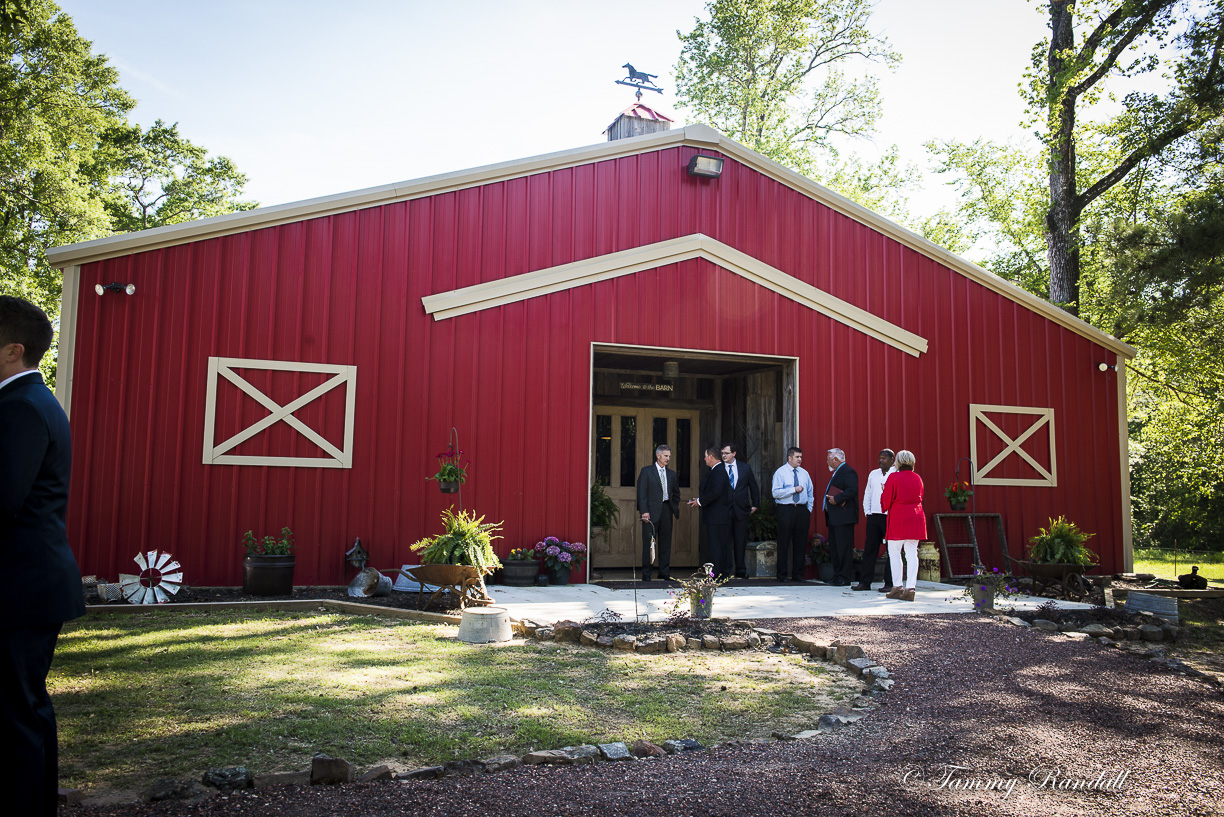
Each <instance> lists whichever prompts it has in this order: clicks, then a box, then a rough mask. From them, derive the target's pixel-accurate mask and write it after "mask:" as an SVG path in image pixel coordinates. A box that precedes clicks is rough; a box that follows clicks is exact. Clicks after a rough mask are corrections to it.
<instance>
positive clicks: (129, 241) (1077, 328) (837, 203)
mask: <svg viewBox="0 0 1224 817" xmlns="http://www.w3.org/2000/svg"><path fill="white" fill-rule="evenodd" d="M679 145H689V146H693V147H701V148H706V149H710V150H717V151H719V152H721V153H723V154H724V155H726V156H729V157H731V158H734V159H735V160H736V161H738V162H740V163H742V164H744V165H747V166H748V167H751V168H752V169H754V170H756V171H758V172H760V173H763V174H764V175H766V176H769V177H770V178H772V179H774V180H776V181H778V182H781V183H782V184H785V185H787V186H788V187H791V188H793V189H795V190H798V191H799V192H801V193H803V194H804V195H806V196H808V197H809V198H811V199H814V200H816V201H819V202H820V203H822V204H824V205H826V206H828V207H830V208H831V209H833V210H836V211H837V212H839V213H841V214H843V215H845V216H847V217H848V218H852V219H854V220H855V221H858V222H860V223H862V224H865V225H867V226H869V227H871V228H872V229H874V230H877V231H878V232H880V233H883V234H884V235H886V236H888V237H889V238H892V239H894V240H895V241H898V242H900V243H901V244H904V245H905V246H907V247H909V248H910V249H912V250H914V251H916V252H919V253H921V254H922V255H925V256H927V257H928V258H931V259H933V260H935V261H937V262H939V263H940V264H943V265H945V266H947V267H949V268H950V269H953V270H955V271H957V272H959V273H961V274H962V275H964V276H966V277H968V278H970V279H972V280H974V281H976V282H977V283H979V284H981V285H982V286H985V287H986V288H987V289H990V290H992V291H994V292H996V293H998V294H1000V295H1002V296H1003V297H1005V298H1008V299H1010V300H1012V301H1015V302H1016V303H1019V304H1021V305H1023V306H1025V307H1027V308H1028V309H1031V310H1032V311H1034V312H1037V313H1039V314H1041V315H1042V316H1044V317H1046V318H1048V319H1050V320H1052V321H1054V322H1055V323H1057V324H1059V325H1061V326H1064V327H1066V328H1067V329H1070V330H1071V331H1073V332H1075V333H1076V334H1079V335H1082V336H1084V337H1086V338H1088V339H1089V340H1091V341H1093V342H1094V343H1098V344H1100V345H1101V346H1104V347H1105V348H1107V349H1110V350H1112V351H1114V352H1116V353H1118V354H1120V355H1122V356H1124V357H1126V358H1128V359H1130V358H1133V357H1135V355H1136V350H1135V349H1134V347H1132V346H1129V345H1128V344H1125V343H1123V342H1121V341H1120V340H1118V339H1117V338H1114V337H1112V336H1110V335H1108V334H1106V333H1104V332H1102V331H1101V330H1099V329H1097V328H1096V327H1094V326H1092V325H1090V324H1088V323H1086V322H1084V321H1082V320H1080V319H1079V318H1076V317H1075V316H1073V315H1071V314H1069V313H1067V312H1065V311H1063V310H1062V309H1059V308H1058V307H1056V306H1054V305H1053V304H1051V303H1048V302H1047V301H1044V300H1042V299H1041V298H1038V297H1037V296H1035V295H1033V294H1031V293H1029V292H1026V291H1025V290H1023V289H1020V288H1019V287H1017V286H1016V285H1015V284H1012V283H1011V282H1009V281H1005V280H1004V279H1002V278H1000V277H998V276H997V275H994V274H993V273H990V272H987V271H986V270H984V269H982V268H981V267H979V266H977V265H976V264H974V263H972V262H970V261H966V260H965V259H963V258H960V257H958V256H956V255H953V254H952V253H950V252H948V251H947V250H945V249H944V248H942V247H940V246H938V245H937V244H934V243H932V242H931V241H928V240H927V239H925V238H923V237H922V236H920V235H918V234H917V233H913V232H911V231H909V230H907V229H905V228H904V227H902V226H900V225H898V224H894V223H893V222H891V221H889V220H888V219H886V218H884V217H883V216H881V215H879V214H877V213H873V212H872V211H870V210H868V209H867V208H865V207H863V206H862V205H860V204H857V203H855V202H853V201H850V200H849V199H847V198H845V197H844V196H841V195H839V194H837V193H834V192H833V191H832V190H829V189H828V188H827V187H823V186H821V185H819V184H817V183H816V182H814V181H812V180H811V179H809V178H807V177H806V176H802V175H800V174H798V173H796V172H795V171H793V170H791V169H790V168H787V167H783V166H782V165H780V164H778V163H777V162H775V161H773V160H772V159H768V158H766V157H765V156H762V155H761V154H759V153H756V152H755V151H752V150H750V149H748V148H746V147H744V146H743V145H741V144H740V143H739V142H736V141H735V140H733V139H728V138H727V137H726V136H723V135H722V134H720V133H719V132H718V131H716V130H714V129H713V128H710V127H709V126H707V125H688V126H686V127H684V128H675V129H673V130H669V131H663V132H661V133H653V134H649V135H646V136H637V137H634V138H631V139H617V140H614V141H611V142H601V143H599V144H596V145H590V146H588V147H582V148H575V149H573V150H564V151H560V152H557V153H549V154H545V155H543V156H536V157H532V158H528V159H517V160H514V161H510V162H501V163H499V164H494V165H487V166H485V167H479V168H473V169H470V170H462V171H457V172H454V173H443V174H441V175H438V176H429V177H427V178H424V179H417V180H414V181H406V182H399V183H396V184H388V185H383V186H381V187H371V188H367V189H365V190H358V191H356V192H352V193H341V194H339V195H335V196H324V197H322V198H316V199H307V200H305V201H300V202H294V203H290V204H280V205H276V206H273V207H261V208H259V209H257V210H247V211H245V212H241V213H230V214H229V215H224V216H216V217H214V218H207V219H202V220H200V221H191V222H188V223H186V224H175V225H173V226H170V227H158V228H155V229H152V230H141V231H140V232H137V233H126V234H124V235H117V236H111V237H110V238H99V239H96V240H94V241H85V242H82V243H79V244H70V245H68V246H65V247H58V248H55V249H51V250H48V251H47V261H48V263H50V264H51V265H52V266H54V267H60V268H64V267H68V266H73V265H82V264H88V263H91V262H93V261H101V260H103V259H106V258H114V257H117V256H121V255H127V254H129V253H134V252H145V251H148V250H155V249H159V248H162V247H169V246H174V245H177V244H182V243H185V242H188V241H200V240H203V239H207V238H217V237H219V236H224V235H230V234H233V233H239V232H245V231H247V230H254V229H259V228H263V227H272V226H275V225H277V224H286V223H289V222H294V221H302V220H304V219H308V218H319V217H322V216H327V215H333V214H336V213H343V212H348V211H351V210H358V209H362V208H365V207H377V206H379V205H383V204H390V203H392V202H397V201H406V200H410V199H416V198H423V197H425V196H433V195H437V194H439V193H447V192H451V191H454V190H460V189H463V188H467V187H473V186H476V185H480V184H489V183H492V182H498V181H504V180H507V179H513V178H518V177H520V176H526V175H529V174H532V173H543V172H546V171H550V170H556V169H559V168H563V167H574V166H577V165H583V164H590V163H592V162H599V161H605V160H607V159H614V158H617V157H620V156H628V155H632V154H639V153H646V152H649V151H654V150H663V149H665V148H669V147H675V146H679Z"/></svg>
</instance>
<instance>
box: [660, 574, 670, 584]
mask: <svg viewBox="0 0 1224 817" xmlns="http://www.w3.org/2000/svg"><path fill="white" fill-rule="evenodd" d="M659 581H661V582H669V581H671V573H660V574H659Z"/></svg>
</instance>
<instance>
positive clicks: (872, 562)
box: [850, 448, 897, 592]
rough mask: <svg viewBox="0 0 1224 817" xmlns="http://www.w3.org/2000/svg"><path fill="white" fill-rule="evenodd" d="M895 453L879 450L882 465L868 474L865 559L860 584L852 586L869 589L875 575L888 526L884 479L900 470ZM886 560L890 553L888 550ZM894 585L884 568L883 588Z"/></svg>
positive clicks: (865, 495) (865, 509) (864, 498)
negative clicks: (883, 503) (881, 500)
mask: <svg viewBox="0 0 1224 817" xmlns="http://www.w3.org/2000/svg"><path fill="white" fill-rule="evenodd" d="M895 461H896V455H895V454H894V453H893V451H892V449H891V448H885V449H884V450H883V451H881V452H880V460H879V462H880V467H879V468H877V469H876V470H874V471H872V472H871V473H870V474H868V475H867V490H865V491H863V518H864V519H865V520H866V521H867V541H866V542H865V543H864V545H863V562H862V568H861V569H860V571H859V577H858V584H856V585H854V587H851V588H850V589H851V590H870V589H871V582H872V580H874V579H875V568H876V558H877V557H878V556H879V553H880V546H881V545H882V544H883V543H884V533H885V531H886V530H887V528H888V512H887V511H885V510H884V509H883V508H881V507H880V496H881V495H882V494H883V493H884V481H885V480H887V479H888V475H889V474H891V473H893V472H894V471H896V470H897V467H896V466H895V465H894V464H893V463H894V462H895ZM884 558H885V560H887V558H888V555H887V554H885V556H884ZM891 589H892V575H891V574H890V573H889V572H888V568H887V566H885V568H884V587H883V589H882V590H881V592H886V591H888V590H891Z"/></svg>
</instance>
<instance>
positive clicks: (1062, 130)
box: [1025, 0, 1224, 314]
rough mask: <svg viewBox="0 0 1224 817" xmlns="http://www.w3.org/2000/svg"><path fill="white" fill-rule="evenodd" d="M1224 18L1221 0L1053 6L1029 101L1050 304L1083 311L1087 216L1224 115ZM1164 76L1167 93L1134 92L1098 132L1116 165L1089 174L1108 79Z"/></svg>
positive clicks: (1111, 0)
mask: <svg viewBox="0 0 1224 817" xmlns="http://www.w3.org/2000/svg"><path fill="white" fill-rule="evenodd" d="M1222 12H1224V3H1221V2H1220V0H1208V2H1193V1H1192V0H1081V1H1080V2H1078V3H1075V2H1071V0H1048V5H1047V14H1048V17H1049V23H1050V36H1049V37H1048V38H1047V39H1046V40H1045V41H1044V42H1042V43H1039V44H1038V45H1037V46H1036V47H1035V48H1034V50H1033V62H1032V67H1031V69H1030V71H1029V72H1028V76H1027V80H1028V82H1027V85H1026V89H1025V97H1026V100H1027V102H1028V104H1029V106H1030V110H1031V111H1032V112H1033V114H1034V116H1035V117H1036V118H1037V119H1038V121H1040V123H1041V125H1040V128H1039V129H1038V135H1039V137H1040V138H1041V139H1042V141H1043V143H1044V144H1045V148H1046V159H1047V171H1048V180H1049V206H1048V208H1047V210H1046V213H1045V238H1046V254H1047V263H1048V266H1049V298H1050V300H1051V301H1053V302H1054V303H1056V304H1058V305H1060V306H1062V307H1063V308H1064V309H1066V310H1068V311H1070V312H1071V313H1072V314H1079V310H1080V285H1081V282H1082V281H1081V274H1082V270H1081V263H1080V262H1081V255H1080V250H1081V239H1082V236H1081V226H1082V225H1081V220H1082V217H1083V215H1084V212H1085V210H1086V209H1087V208H1088V207H1089V206H1090V205H1092V203H1093V202H1094V201H1096V200H1097V199H1098V198H1099V197H1101V196H1102V195H1103V194H1105V193H1106V192H1107V191H1109V190H1110V189H1111V188H1112V187H1114V186H1115V185H1117V184H1118V183H1119V182H1121V181H1122V180H1123V179H1125V178H1126V177H1127V176H1128V175H1129V174H1130V173H1132V172H1133V171H1135V170H1136V168H1138V167H1139V166H1140V165H1141V164H1143V163H1144V162H1145V161H1147V160H1149V159H1152V158H1153V157H1156V156H1158V155H1159V154H1160V153H1161V152H1162V151H1164V150H1165V149H1166V148H1168V147H1169V146H1171V145H1173V144H1174V143H1176V142H1177V141H1178V140H1180V139H1182V138H1183V137H1185V136H1187V135H1190V134H1193V133H1194V132H1195V131H1197V130H1199V129H1200V128H1202V127H1204V126H1205V125H1207V123H1209V122H1211V121H1212V120H1213V119H1215V118H1216V117H1218V116H1219V115H1220V114H1221V112H1224V81H1222V79H1224V66H1222V65H1221V50H1222V49H1224V20H1222V17H1224V15H1222ZM1156 71H1162V72H1163V73H1164V75H1165V76H1166V77H1167V79H1168V89H1167V90H1166V91H1165V92H1164V93H1161V94H1157V93H1149V92H1140V91H1134V92H1132V93H1129V94H1127V95H1126V97H1125V99H1124V100H1123V103H1124V106H1125V112H1124V113H1123V114H1122V115H1121V116H1119V117H1116V118H1115V119H1113V120H1112V122H1111V123H1110V124H1109V127H1107V128H1105V129H1101V130H1098V131H1097V134H1098V135H1100V136H1101V137H1103V138H1104V139H1105V140H1106V141H1107V142H1109V143H1110V146H1111V147H1112V148H1113V149H1114V150H1116V151H1117V154H1118V156H1117V159H1116V161H1113V162H1110V163H1108V164H1107V165H1105V166H1102V167H1101V168H1100V169H1099V172H1097V173H1094V174H1092V175H1091V176H1090V177H1088V178H1083V177H1082V174H1081V167H1080V163H1079V161H1078V157H1077V152H1078V149H1079V148H1081V147H1082V141H1083V136H1084V134H1085V132H1086V131H1083V130H1081V129H1080V128H1079V127H1078V118H1079V115H1080V112H1081V110H1082V109H1083V108H1085V107H1088V106H1091V105H1092V104H1093V103H1094V102H1096V101H1097V100H1099V99H1100V98H1101V97H1102V95H1103V94H1104V93H1105V92H1106V88H1105V83H1106V82H1107V80H1109V79H1111V78H1115V79H1133V78H1136V77H1140V76H1143V75H1145V74H1151V73H1153V72H1156Z"/></svg>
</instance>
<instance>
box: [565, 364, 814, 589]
mask: <svg viewBox="0 0 1224 817" xmlns="http://www.w3.org/2000/svg"><path fill="white" fill-rule="evenodd" d="M597 349H598V350H607V351H612V352H622V353H625V352H628V353H629V354H632V353H633V352H634V351H635V350H639V349H640V350H645V351H649V352H666V353H669V354H670V355H673V356H675V357H676V358H677V359H680V360H683V359H684V358H686V357H690V358H691V357H702V358H714V359H725V360H736V359H743V358H753V359H760V360H769V361H773V362H775V363H777V364H778V365H779V366H782V367H783V368H782V371H783V377H782V382H783V399H784V403H783V415H782V435H783V442H784V443H785V445H787V446H791V445H793V446H796V447H798V446H799V445H800V442H799V357H798V356H797V355H762V354H755V353H752V352H728V351H726V350H723V349H684V348H681V347H675V346H644V345H642V344H636V343H603V342H599V341H592V342H591V348H590V349H589V350H588V357H587V402H586V412H587V436H586V439H587V445H586V450H587V482H586V490H585V491H583V494H582V495H583V496H584V497H585V498H586V500H587V503H586V506H587V522H586V533H585V534H584V536H585V537H586V539H587V541H588V542H590V539H591V501H590V488H591V485H592V483H593V482H594V480H595V454H594V447H593V446H592V445H591V441H592V440H593V439H594V438H595V352H596V350H597ZM788 435H789V436H790V440H791V442H787V441H786V438H787V436H788ZM585 580H586V582H587V583H588V584H589V583H590V581H591V559H590V550H589V546H588V552H587V560H586V578H585Z"/></svg>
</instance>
